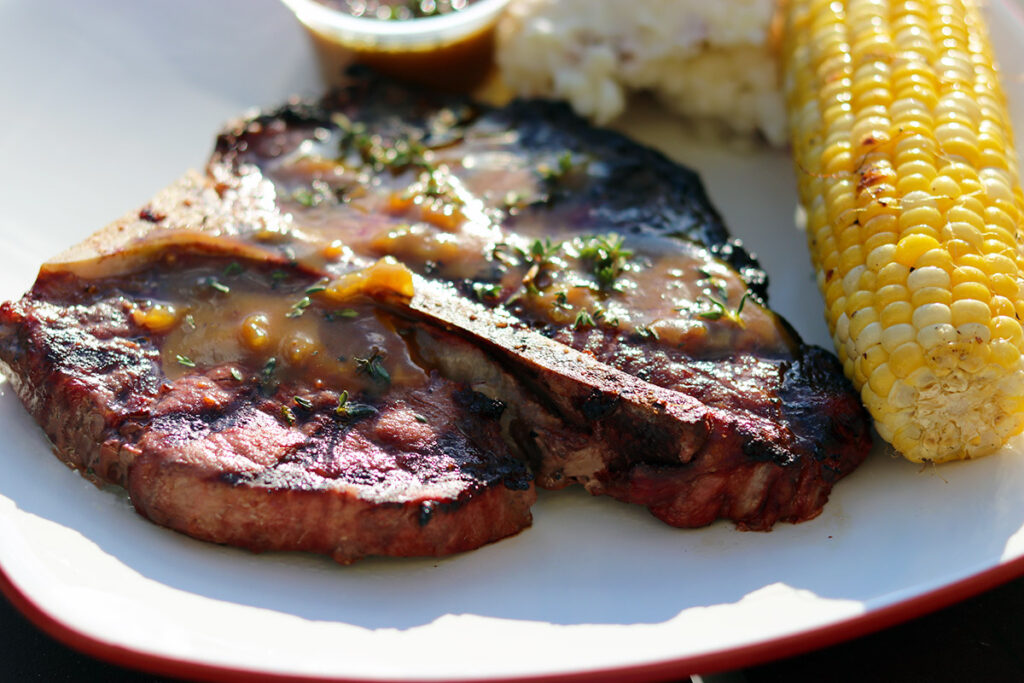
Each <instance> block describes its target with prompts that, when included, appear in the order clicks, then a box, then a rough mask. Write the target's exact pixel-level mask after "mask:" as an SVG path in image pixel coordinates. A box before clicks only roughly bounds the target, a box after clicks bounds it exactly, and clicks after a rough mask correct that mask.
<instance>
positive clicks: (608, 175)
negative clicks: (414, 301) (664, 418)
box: [208, 79, 870, 528]
mask: <svg viewBox="0 0 1024 683" xmlns="http://www.w3.org/2000/svg"><path fill="white" fill-rule="evenodd" d="M208 174H209V176H210V177H211V178H213V179H215V180H217V181H219V182H222V183H225V182H228V181H229V180H233V179H237V178H245V179H247V181H248V182H253V181H254V180H255V179H256V178H259V179H260V181H261V182H267V181H269V182H270V183H272V184H273V196H274V197H275V200H276V204H277V206H278V207H279V209H280V210H281V211H282V212H284V213H286V214H287V215H289V216H291V217H292V219H293V221H294V226H295V228H296V231H300V232H301V233H302V240H306V241H312V242H319V243H326V242H330V241H331V240H339V241H340V242H341V243H343V244H345V245H346V247H347V248H348V249H350V250H351V251H352V253H353V254H354V256H355V257H357V258H358V257H362V258H366V259H373V258H379V257H381V256H385V255H391V256H394V257H396V258H398V259H400V260H401V261H402V262H403V263H405V264H406V265H407V266H409V267H410V268H412V269H413V270H415V271H416V272H418V273H419V274H421V275H423V276H424V277H425V278H428V279H430V280H433V281H436V282H444V283H447V284H449V285H450V286H451V287H452V288H454V289H455V290H456V291H458V292H460V293H461V294H462V295H463V296H464V297H465V298H466V299H473V300H476V301H479V302H481V303H482V304H484V305H485V306H487V307H489V308H492V309H493V310H495V311H497V312H499V313H501V314H503V315H507V316H508V320H507V321H506V324H503V326H502V327H501V328H500V329H497V330H496V329H495V328H494V327H493V325H492V323H491V322H488V321H484V322H481V321H480V320H469V318H470V317H472V316H474V315H475V314H473V313H467V314H465V315H463V316H462V317H461V319H460V320H448V322H449V324H450V325H451V326H454V327H457V328H459V329H462V330H469V331H470V337H471V339H470V341H471V344H472V345H475V346H478V347H479V346H481V345H489V346H490V347H491V349H492V350H491V354H492V355H494V351H493V346H494V341H495V340H496V339H497V338H499V337H500V338H502V339H505V340H507V341H506V342H505V344H504V346H503V349H504V351H503V352H502V353H500V354H499V355H501V356H502V362H503V363H504V364H506V365H507V366H511V367H514V368H515V374H517V376H519V377H520V378H528V384H530V386H531V388H533V389H534V390H535V391H537V392H538V393H540V394H541V395H543V396H547V397H549V400H551V401H552V402H553V403H554V404H555V405H554V408H553V410H554V412H555V413H556V414H557V415H558V416H559V418H560V419H561V420H563V421H565V422H568V423H571V424H574V425H577V426H578V427H579V429H580V430H581V431H583V432H589V433H590V434H594V432H596V431H598V430H599V429H600V431H601V432H602V435H601V437H599V438H592V439H591V440H590V443H589V444H588V445H587V446H585V447H581V448H578V449H576V450H573V449H566V448H564V447H562V446H561V445H560V444H556V445H554V446H550V447H548V446H546V445H545V444H544V443H543V440H542V441H541V442H539V443H534V444H533V446H534V448H533V450H534V451H535V452H534V453H533V456H532V463H533V466H534V469H535V471H536V473H537V481H538V483H539V484H540V485H541V486H545V487H548V488H558V487H560V486H564V485H566V484H569V483H575V482H578V483H582V484H584V485H585V486H586V487H587V488H588V489H589V490H590V491H592V492H594V493H607V494H610V495H613V496H615V497H616V498H619V499H621V500H625V501H629V502H637V503H642V504H646V505H649V506H650V507H651V509H652V511H654V512H655V514H656V515H658V516H659V517H660V518H662V519H664V520H665V521H667V522H669V523H670V524H674V525H678V526H696V525H702V524H706V523H708V522H710V521H712V520H714V519H716V518H718V517H727V518H730V519H733V520H736V521H737V522H739V523H740V524H741V525H742V526H745V527H748V528H768V527H770V526H771V525H772V524H773V523H774V522H775V521H776V520H778V519H787V520H791V521H797V520H801V519H807V518H809V517H812V516H814V515H816V514H817V513H818V512H819V511H820V509H821V506H822V505H823V504H824V502H825V500H826V498H827V495H828V491H829V489H830V488H831V485H832V483H834V482H835V481H836V480H837V479H838V478H839V477H841V476H843V475H844V474H845V473H847V472H849V471H851V470H852V469H853V468H854V467H856V465H857V464H858V463H859V462H860V461H861V460H862V459H863V458H864V457H865V454H866V452H867V449H868V447H869V443H870V436H869V430H868V427H867V423H866V421H865V417H864V412H863V410H862V408H861V407H860V404H859V401H858V400H857V398H856V396H855V394H854V393H853V392H852V390H851V389H850V387H849V386H848V384H847V383H846V381H845V380H844V379H843V378H842V376H841V368H840V367H839V365H838V363H837V362H836V361H835V359H834V358H833V357H832V355H831V354H829V353H827V352H825V351H823V350H821V349H818V348H814V347H810V346H807V345H805V344H803V343H802V342H801V340H800V339H799V336H798V335H797V334H796V333H795V332H794V331H793V330H792V328H791V327H790V326H789V325H788V324H786V323H785V321H783V320H781V319H780V318H779V317H778V316H777V315H775V314H774V313H772V312H771V311H770V310H769V309H768V308H767V307H766V306H765V303H764V302H765V296H766V286H767V280H766V277H765V274H764V273H763V271H761V270H760V268H759V267H758V265H757V263H756V261H755V260H754V259H753V258H752V257H751V256H750V255H749V254H748V253H747V252H746V251H745V250H744V249H743V247H742V245H740V244H739V243H738V242H737V241H735V240H733V239H731V238H730V237H729V235H728V233H727V232H726V230H725V228H724V227H723V225H722V223H721V220H720V219H719V218H718V216H717V214H716V212H715V211H714V209H713V207H711V205H710V203H709V202H708V200H707V197H706V196H705V194H704V190H703V188H702V186H701V184H700V181H699V179H698V177H697V176H696V175H695V174H694V173H692V172H691V171H689V170H687V169H684V168H682V167H680V166H678V165H676V164H674V163H672V162H671V161H669V160H668V159H666V158H665V157H664V156H662V155H660V154H658V153H657V152H655V151H653V150H650V149H646V148H643V147H640V146H638V145H636V144H635V143H633V142H631V141H630V140H628V139H626V138H624V137H623V136H621V135H618V134H615V133H612V132H609V131H606V130H599V129H594V128H592V127H590V126H588V125H586V124H585V123H584V122H583V121H582V120H580V119H579V118H577V117H576V116H575V115H573V114H572V113H571V112H570V111H569V110H568V108H567V107H565V106H563V105H560V104H555V103H550V102H538V101H518V102H514V103H512V104H511V105H509V106H507V107H503V108H488V107H484V106H481V105H478V104H474V103H471V102H467V101H465V100H459V99H452V98H438V97H435V96H425V95H423V94H421V93H410V92H409V91H407V90H405V89H402V88H399V87H396V86H394V85H391V84H388V83H386V82H381V81H376V80H372V79H371V80H362V81H359V82H357V83H356V84H354V85H353V86H352V87H350V88H349V89H347V90H343V91H340V92H337V93H335V94H333V95H330V96H328V97H327V98H325V99H324V100H322V101H321V102H318V103H313V104H310V103H293V104H290V105H288V106H285V107H283V108H281V109H279V110H277V111H274V112H270V113H267V114H264V115H260V116H257V117H255V118H253V119H250V120H246V121H241V122H239V123H238V124H237V125H235V126H234V127H232V128H231V129H230V130H228V131H226V132H225V133H224V134H222V135H221V136H220V138H219V139H218V144H217V147H216V150H215V153H214V155H213V158H212V159H211V161H210V164H209V166H208ZM268 194H269V192H268ZM324 267H325V268H326V269H327V270H330V269H331V267H332V266H331V265H330V264H326V265H325V266H324ZM423 299H424V300H426V299H432V300H433V301H435V302H436V301H438V300H439V299H438V297H436V296H434V295H431V296H429V297H424V298H423ZM426 307H429V304H428V305H427V306H424V308H426ZM443 308H445V309H446V310H447V311H449V312H450V309H451V308H452V306H451V305H448V304H446V305H445V306H443ZM456 308H457V307H456ZM434 313H435V314H437V311H434ZM442 317H444V315H442ZM524 330H530V331H534V332H539V333H540V334H541V335H543V336H545V337H547V338H550V339H552V340H554V341H556V342H558V343H559V344H561V345H564V346H567V347H570V348H573V349H576V350H578V351H581V352H583V354H584V355H585V356H586V357H588V358H591V359H594V360H597V361H598V365H597V366H595V367H593V368H590V369H588V370H586V371H584V374H587V373H590V376H589V377H588V381H587V383H585V384H586V386H587V387H588V388H587V393H585V394H581V393H575V392H573V391H567V390H566V388H565V387H564V386H560V385H559V381H560V378H561V377H562V376H563V374H564V373H561V372H553V373H552V368H551V367H550V366H544V364H543V363H542V364H541V366H542V369H537V366H536V365H532V366H531V363H532V361H528V360H524V358H525V357H526V356H527V355H529V353H530V352H529V351H528V352H527V353H525V354H524V351H523V349H528V350H531V349H532V350H538V349H539V346H543V344H540V345H538V344H539V343H538V342H527V341H522V340H518V341H517V340H516V339H515V335H516V334H520V333H522V332H523V331H524ZM498 345H499V346H502V344H501V343H499V344H498ZM553 348H556V349H557V347H553ZM538 352H539V351H538ZM451 353H452V352H451V351H450V350H448V354H449V355H450V354H451ZM542 355H543V354H542ZM555 355H557V351H556V352H555ZM435 362H438V363H440V364H442V365H444V364H445V360H444V354H438V356H437V357H436V358H435ZM574 362H577V361H574ZM449 364H450V365H456V366H458V365H459V363H458V362H457V361H452V362H451V363H449ZM524 364H525V365H526V366H529V367H523V366H524ZM591 365H593V364H591ZM600 366H604V368H601V367H600ZM609 369H616V370H619V371H621V372H622V373H623V374H625V375H629V376H630V377H631V378H632V379H625V378H623V377H622V376H621V375H617V376H616V378H615V379H614V380H612V384H614V385H615V386H617V387H619V388H620V391H618V392H617V391H608V390H607V389H606V388H598V386H597V385H598V384H600V381H599V380H597V379H596V377H597V376H599V375H600V374H601V372H607V371H608V370H609ZM462 378H463V379H466V380H471V379H472V377H471V376H467V375H462ZM637 380H640V381H637ZM651 385H654V386H656V387H660V388H663V389H666V390H669V391H666V392H662V397H661V398H652V399H651V404H650V405H648V406H647V407H645V408H644V409H642V412H643V413H644V414H645V415H647V416H648V417H646V418H640V419H639V422H640V423H648V422H650V421H651V419H652V416H654V415H656V414H657V410H654V409H652V406H653V405H656V404H680V405H681V403H680V401H681V400H682V399H681V398H680V396H683V397H686V400H689V401H690V402H691V405H690V406H689V407H688V408H687V410H689V411H690V414H691V415H698V414H699V415H700V417H699V418H695V419H694V421H695V422H702V423H703V424H704V425H705V427H704V430H703V431H704V433H703V434H702V435H701V436H699V437H695V436H693V435H694V434H696V433H697V432H700V431H701V430H699V429H690V430H689V432H690V435H691V436H690V439H691V440H697V441H700V442H701V443H699V444H697V445H694V446H693V449H692V452H685V453H681V452H680V449H678V448H675V447H673V446H671V445H669V444H670V443H671V440H670V441H669V442H666V443H659V444H657V445H655V444H654V443H653V442H650V441H649V440H648V441H645V440H643V438H642V437H640V436H638V434H636V433H635V432H633V431H630V430H629V429H628V427H627V426H626V425H634V424H637V420H638V418H637V416H636V415H634V414H632V413H629V414H628V417H627V416H626V415H620V416H616V415H615V413H616V412H617V411H618V410H619V409H620V406H621V403H620V394H626V395H628V394H630V393H631V392H632V391H634V390H635V391H645V390H649V389H650V387H651ZM634 388H635V389H634ZM550 397H554V398H550ZM693 399H696V403H695V404H693ZM509 403H510V404H511V405H515V403H516V401H515V400H511V401H509ZM581 415H583V417H581ZM617 419H618V424H616V426H615V427H610V425H611V423H613V422H616V420H617ZM609 427H610V428H609ZM638 438H639V439H640V440H639V441H637V439H638ZM616 441H618V444H617V445H615V446H612V445H610V444H611V443H613V442H616ZM629 443H643V444H645V446H644V447H642V448H637V447H632V448H630V447H628V446H627V444H629ZM527 450H529V449H527ZM538 450H539V451H540V452H539V453H537V452H536V451H538ZM684 450H685V449H684ZM652 477H653V479H654V480H656V481H660V482H662V483H661V484H660V485H654V484H652V483H651V481H650V480H651V479H652ZM669 482H672V483H669ZM697 501H701V502H697Z"/></svg>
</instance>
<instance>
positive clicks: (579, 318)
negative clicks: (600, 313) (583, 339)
mask: <svg viewBox="0 0 1024 683" xmlns="http://www.w3.org/2000/svg"><path fill="white" fill-rule="evenodd" d="M593 326H594V317H593V316H592V315H590V313H588V312H587V311H586V310H585V309H584V310H580V312H579V313H577V314H576V320H575V321H573V324H572V329H574V330H579V329H586V328H588V327H593Z"/></svg>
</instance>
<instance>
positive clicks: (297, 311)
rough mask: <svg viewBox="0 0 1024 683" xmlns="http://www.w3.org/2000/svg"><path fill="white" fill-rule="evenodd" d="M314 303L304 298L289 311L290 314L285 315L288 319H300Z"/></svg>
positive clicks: (306, 297)
mask: <svg viewBox="0 0 1024 683" xmlns="http://www.w3.org/2000/svg"><path fill="white" fill-rule="evenodd" d="M312 303H313V301H312V300H311V299H310V298H309V297H308V296H304V297H302V298H301V299H299V300H298V301H296V302H295V303H294V304H292V307H291V308H290V309H288V312H287V313H285V314H284V316H285V317H286V318H298V317H299V316H300V315H302V314H303V313H305V312H306V309H307V308H309V307H310V305H311V304H312Z"/></svg>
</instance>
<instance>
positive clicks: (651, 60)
mask: <svg viewBox="0 0 1024 683" xmlns="http://www.w3.org/2000/svg"><path fill="white" fill-rule="evenodd" d="M775 4H776V3H775V0H614V1H611V0H609V1H602V0H512V2H511V4H510V5H509V8H508V11H507V12H506V15H505V16H504V18H503V19H502V20H501V23H500V24H499V26H498V52H497V60H498V65H499V67H500V69H501V76H502V80H503V81H504V83H505V84H506V85H507V86H509V87H510V88H511V89H512V90H513V91H515V92H516V93H518V94H521V95H534V96H550V97H558V98H562V99H566V100H568V101H569V102H570V103H571V104H572V106H573V107H574V108H575V109H576V111H578V112H579V113H580V114H582V115H584V116H587V117H589V118H591V119H593V120H595V121H596V122H598V123H604V122H607V121H609V120H611V119H613V118H615V117H616V116H618V115H619V114H621V113H622V112H623V110H624V109H625V107H626V101H627V97H628V95H629V93H630V92H632V91H647V92H650V93H653V94H654V95H655V96H656V97H658V98H659V99H660V100H662V101H663V102H664V103H665V104H666V105H667V106H668V107H670V108H671V109H673V110H675V111H677V112H679V113H680V114H683V115H685V116H688V117H694V118H698V119H714V120H718V121H721V122H723V123H725V124H726V125H727V126H728V127H729V128H731V129H733V130H735V131H737V132H741V133H754V132H755V131H759V132H760V133H761V134H762V135H763V136H764V137H765V138H766V139H767V140H768V141H769V142H772V143H775V144H783V143H784V140H785V129H784V127H785V112H784V108H783V103H782V97H781V95H780V93H779V90H778V87H777V80H778V76H777V72H776V60H775V57H774V54H773V51H772V47H771V40H770V36H771V27H772V19H773V15H774V11H775Z"/></svg>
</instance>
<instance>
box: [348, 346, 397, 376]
mask: <svg viewBox="0 0 1024 683" xmlns="http://www.w3.org/2000/svg"><path fill="white" fill-rule="evenodd" d="M353 360H354V361H355V362H356V370H358V371H359V372H364V373H366V374H367V375H369V376H370V379H372V380H373V381H375V382H381V383H386V382H390V381H391V375H390V373H388V371H387V368H385V367H384V356H383V354H381V352H380V349H378V348H377V347H376V346H375V347H373V352H372V353H370V355H369V356H368V357H366V358H359V357H358V356H354V357H353Z"/></svg>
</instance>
